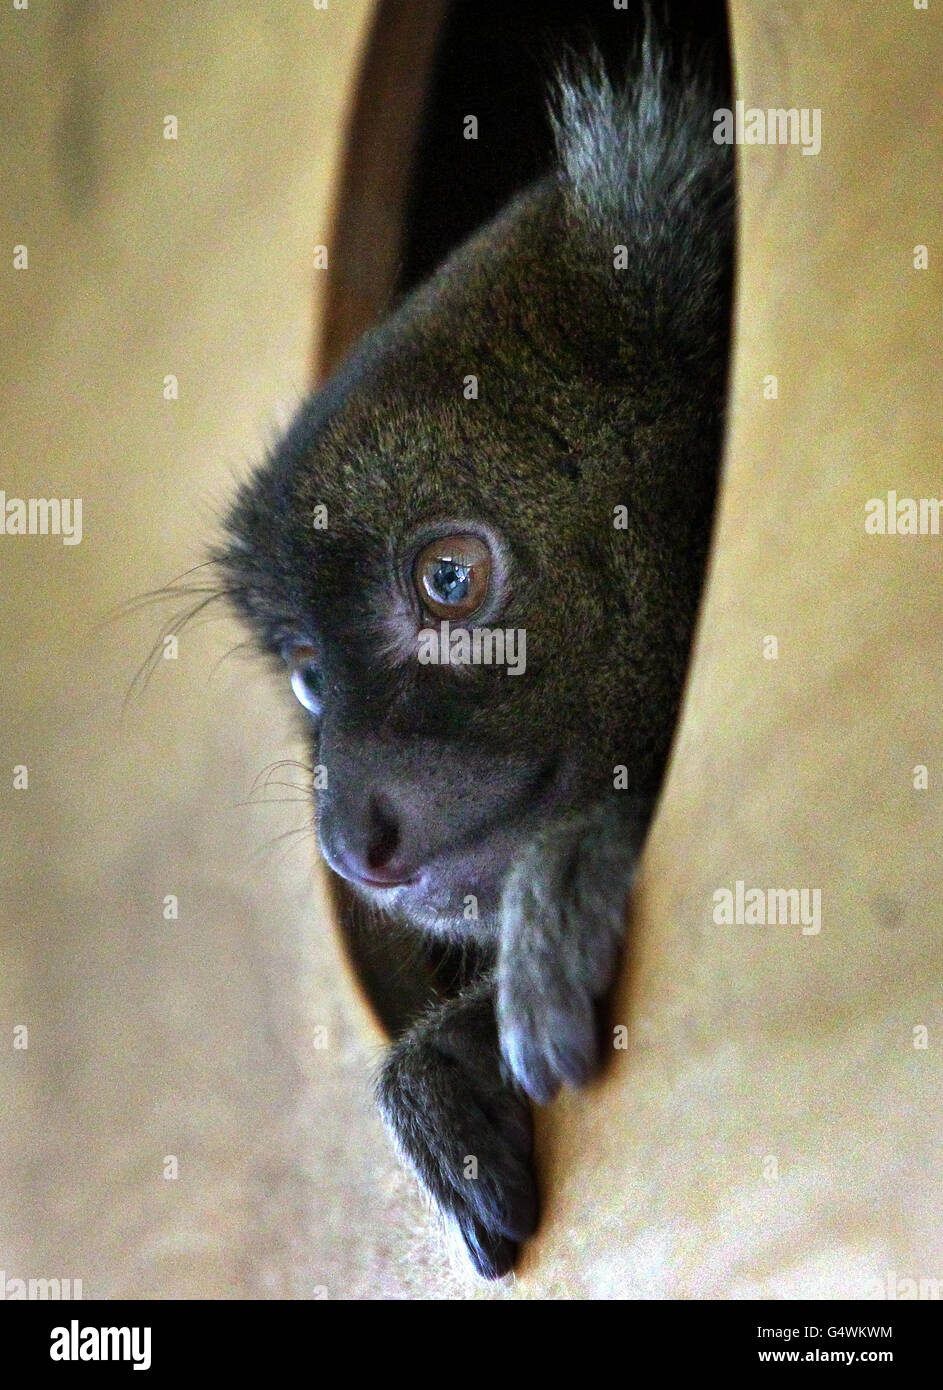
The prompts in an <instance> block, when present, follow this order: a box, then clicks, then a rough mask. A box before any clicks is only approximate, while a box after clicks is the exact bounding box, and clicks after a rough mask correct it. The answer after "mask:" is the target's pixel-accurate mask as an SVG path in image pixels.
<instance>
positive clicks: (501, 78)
mask: <svg viewBox="0 0 943 1390" xmlns="http://www.w3.org/2000/svg"><path fill="white" fill-rule="evenodd" d="M626 3H627V5H628V8H627V9H624V10H623V9H620V10H617V9H615V8H614V6H613V0H451V3H450V4H448V5H447V6H446V16H445V20H444V23H443V27H442V33H441V37H440V39H439V43H438V48H437V51H436V57H435V62H434V65H433V71H432V73H431V79H430V84H429V89H428V95H427V99H426V107H425V113H424V116H423V122H422V128H421V133H420V137H419V144H418V149H417V154H416V159H415V163H414V166H413V174H412V183H411V189H410V197H409V203H408V210H407V214H406V225H405V231H404V236H403V241H402V246H401V253H402V259H401V268H400V274H399V278H398V284H397V289H398V290H399V291H400V292H405V291H408V290H409V289H411V288H412V287H413V286H414V285H415V284H416V283H417V282H418V281H420V280H422V279H424V278H425V276H426V275H428V274H429V273H430V272H431V271H432V270H434V269H435V268H436V266H437V265H438V264H439V263H440V262H441V261H442V260H443V259H444V257H445V256H446V255H448V253H449V252H450V251H451V250H452V249H453V248H454V247H455V246H457V245H458V244H459V243H460V242H461V241H463V240H464V239H465V237H467V236H468V235H469V234H470V233H471V232H473V231H474V230H475V229H476V228H477V227H479V226H480V225H481V224H482V223H483V222H485V221H487V220H488V219H489V218H490V217H492V216H493V215H494V214H495V213H497V212H498V211H499V210H500V208H501V207H502V206H503V205H504V204H505V203H506V202H507V201H508V199H509V198H510V197H512V195H513V194H514V193H515V192H517V191H518V190H519V189H521V188H523V187H525V186H526V185H527V184H528V183H530V182H531V181H532V180H533V179H535V178H537V177H538V176H539V175H540V174H542V173H544V172H546V170H547V169H548V168H549V166H550V162H551V154H552V150H551V137H550V126H549V123H548V120H547V92H548V89H549V87H550V85H551V84H552V81H553V75H554V72H555V70H556V67H557V64H558V63H559V61H560V55H561V54H562V53H563V52H564V51H566V50H567V49H571V50H572V51H574V52H575V53H578V54H579V53H585V52H587V51H588V50H589V49H590V47H591V46H595V47H596V48H597V49H598V50H599V51H600V53H601V54H602V55H603V57H604V59H605V61H606V66H607V68H608V70H609V72H610V74H611V76H612V77H613V79H619V78H624V77H626V76H627V75H630V74H631V71H632V68H633V57H632V55H633V53H635V52H636V51H637V47H638V44H639V41H640V38H641V35H642V33H643V30H644V25H645V9H644V8H643V6H642V4H641V3H640V0H626ZM652 13H653V16H654V21H655V23H656V24H657V27H658V30H659V32H660V33H663V34H664V35H665V36H666V37H667V38H668V39H669V43H668V45H667V47H668V50H669V52H670V53H671V54H672V55H674V57H675V59H676V60H677V59H679V58H680V56H681V55H682V54H683V53H684V52H685V51H687V52H689V53H690V54H691V56H692V58H696V57H698V56H700V57H702V58H703V60H705V61H708V62H710V63H711V64H712V65H713V67H714V70H715V71H716V73H717V78H718V89H719V90H720V91H723V92H729V89H730V56H729V39H728V30H727V14H726V5H725V3H724V0H670V3H667V4H665V5H663V6H659V5H657V4H656V5H653V6H652ZM470 114H471V115H475V116H477V118H478V138H477V140H466V139H465V138H464V136H463V124H462V123H463V120H464V118H465V116H467V115H470Z"/></svg>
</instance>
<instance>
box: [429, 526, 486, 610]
mask: <svg viewBox="0 0 943 1390" xmlns="http://www.w3.org/2000/svg"><path fill="white" fill-rule="evenodd" d="M415 582H416V591H417V593H418V594H419V597H420V599H421V600H422V603H423V606H424V607H425V608H427V609H428V610H429V612H430V613H431V614H432V615H433V617H436V618H458V619H462V618H470V617H471V615H472V614H473V613H475V612H477V611H478V609H479V608H480V607H481V605H482V604H483V603H484V601H485V599H486V598H487V596H488V590H489V588H490V586H491V552H490V551H489V550H488V547H487V546H486V545H485V543H484V541H482V540H479V538H478V537H477V536H443V537H442V539H441V540H438V541H432V542H431V544H429V545H427V546H426V547H425V548H424V549H423V550H422V551H421V552H420V554H419V557H418V559H417V560H416V569H415Z"/></svg>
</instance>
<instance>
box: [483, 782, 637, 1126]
mask: <svg viewBox="0 0 943 1390" xmlns="http://www.w3.org/2000/svg"><path fill="white" fill-rule="evenodd" d="M643 824H644V821H643V818H642V816H641V815H639V817H638V818H637V819H636V820H635V821H633V820H626V819H625V817H624V815H620V814H616V813H614V812H613V811H612V810H611V808H609V807H601V808H597V809H595V810H594V811H593V812H591V813H589V814H587V815H586V816H583V817H575V818H573V819H571V820H569V821H566V822H564V823H563V824H561V825H559V826H556V827H554V828H553V829H552V830H550V831H548V832H545V833H544V834H543V835H542V836H540V838H539V839H538V840H537V841H535V843H534V844H533V845H532V847H531V849H530V850H529V851H528V853H527V854H526V855H525V856H524V858H523V860H522V861H521V862H520V863H519V864H518V865H517V866H516V867H515V869H514V871H513V872H512V874H511V876H510V878H509V879H508V882H507V885H506V886H505V890H504V894H503V898H502V908H501V938H500V949H499V955H498V971H497V986H498V989H497V1016H498V1031H499V1036H500V1043H501V1051H502V1054H503V1056H504V1059H505V1062H506V1064H507V1066H508V1068H509V1069H510V1072H511V1074H512V1076H513V1077H514V1079H515V1081H516V1082H517V1083H518V1084H519V1085H520V1086H521V1087H522V1088H523V1089H524V1090H525V1091H526V1092H527V1094H528V1095H529V1096H531V1097H532V1098H533V1099H534V1100H535V1101H537V1102H538V1103H539V1104H541V1105H545V1104H546V1103H547V1102H548V1101H551V1100H552V1099H553V1097H554V1096H555V1095H556V1094H557V1092H558V1091H559V1089H560V1087H561V1086H562V1085H569V1086H581V1085H583V1084H585V1082H587V1081H588V1080H589V1079H590V1077H591V1076H592V1075H593V1074H594V1073H595V1071H596V1070H597V1068H598V1065H599V1044H598V1027H597V1013H596V1010H597V1005H598V1003H599V1001H600V1000H601V999H602V997H603V996H604V995H605V993H606V991H607V990H608V988H609V986H610V984H611V982H612V976H613V973H614V970H615V965H616V960H617V958H618V954H619V948H620V945H621V941H622V937H623V933H624V923H625V915H626V903H627V899H628V894H629V889H630V887H631V881H632V876H633V873H634V868H635V863H636V860H637V856H638V847H639V843H640V839H641V835H642V833H643V829H642V827H643Z"/></svg>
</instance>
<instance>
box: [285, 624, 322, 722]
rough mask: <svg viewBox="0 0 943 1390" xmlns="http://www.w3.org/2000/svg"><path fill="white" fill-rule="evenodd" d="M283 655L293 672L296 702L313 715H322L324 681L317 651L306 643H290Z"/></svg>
mask: <svg viewBox="0 0 943 1390" xmlns="http://www.w3.org/2000/svg"><path fill="white" fill-rule="evenodd" d="M282 655H283V656H284V658H285V661H286V662H287V663H288V668H289V670H290V671H291V688H292V690H293V691H294V693H295V698H296V700H298V702H299V704H302V705H304V707H305V709H306V710H310V712H311V713H312V714H320V713H321V697H322V695H323V691H324V681H323V677H322V675H321V669H320V667H319V666H318V660H317V658H318V653H317V649H316V648H315V647H312V646H310V645H309V644H308V643H306V642H289V643H287V644H286V645H285V646H284V647H283V648H282Z"/></svg>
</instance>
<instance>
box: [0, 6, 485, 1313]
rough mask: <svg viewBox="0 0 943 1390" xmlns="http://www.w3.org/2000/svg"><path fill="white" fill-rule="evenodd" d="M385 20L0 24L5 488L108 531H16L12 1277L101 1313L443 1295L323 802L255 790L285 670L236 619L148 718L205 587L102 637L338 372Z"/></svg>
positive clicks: (8, 1238)
mask: <svg viewBox="0 0 943 1390" xmlns="http://www.w3.org/2000/svg"><path fill="white" fill-rule="evenodd" d="M370 9H371V7H370V5H369V4H367V3H363V0H359V2H358V0H354V2H353V3H347V4H344V5H340V4H337V5H331V7H330V8H329V10H328V11H327V12H324V13H319V12H316V11H315V10H314V9H313V8H312V7H311V6H305V5H282V4H277V5H258V4H255V3H247V0H238V2H237V3H233V2H232V0H227V3H216V4H202V5H199V6H185V5H177V4H169V3H158V4H154V3H151V4H149V5H147V6H142V5H139V4H134V3H130V0H109V3H102V4H85V3H83V4H79V3H72V4H66V5H59V6H44V5H36V4H34V5H33V6H31V7H30V9H29V11H27V12H26V13H13V11H12V9H11V7H10V6H9V5H7V6H5V7H4V9H3V11H2V16H0V25H2V30H0V47H2V50H3V52H4V55H5V57H4V62H5V65H6V64H7V62H9V66H10V79H9V80H5V83H4V89H5V110H4V130H3V140H2V142H0V148H2V155H3V159H4V165H5V167H4V172H3V185H4V189H5V193H4V197H3V199H2V205H0V221H2V234H0V247H2V265H3V267H4V269H3V274H2V278H0V296H2V308H0V316H2V322H3V338H4V342H5V347H6V353H5V359H6V360H5V367H4V372H3V383H2V392H3V395H2V419H3V423H2V446H0V447H2V468H0V488H3V489H5V490H6V492H7V494H8V496H48V495H55V496H64V497H73V496H80V497H82V498H83V502H84V537H83V540H82V542H81V544H80V545H77V546H72V547H65V546H63V545H61V544H60V542H59V541H58V540H57V539H55V538H53V537H49V536H46V537H41V536H37V537H3V538H0V546H2V548H0V566H2V593H0V618H2V624H3V637H2V648H3V685H4V695H3V718H2V721H0V769H2V784H3V787H4V791H3V794H2V797H0V815H2V819H3V827H2V836H0V840H2V845H3V849H2V857H3V887H2V891H0V905H2V906H0V911H2V933H3V946H2V951H3V964H2V978H0V1096H2V1099H0V1107H2V1114H0V1135H2V1140H0V1142H2V1145H3V1150H2V1177H3V1180H2V1182H0V1194H2V1195H0V1202H2V1212H0V1268H4V1269H6V1271H7V1273H8V1275H20V1276H24V1277H28V1276H37V1277H38V1276H61V1277H72V1278H81V1279H83V1280H84V1287H85V1293H86V1296H93V1295H99V1296H101V1295H104V1296H116V1295H139V1294H144V1295H156V1296H161V1297H170V1296H220V1295H227V1294H232V1295H243V1296H254V1295H266V1294H274V1295H300V1296H304V1295H307V1294H309V1293H310V1292H311V1290H312V1289H313V1288H316V1287H318V1286H326V1287H327V1289H328V1291H329V1293H330V1294H331V1295H332V1296H342V1295H352V1296H361V1297H370V1296H373V1295H375V1294H377V1293H379V1292H380V1291H381V1290H382V1289H383V1288H384V1287H385V1288H396V1289H397V1290H400V1291H403V1290H406V1289H408V1288H409V1286H410V1273H409V1267H408V1266H407V1265H406V1264H405V1263H404V1261H405V1259H406V1256H407V1255H408V1253H409V1252H410V1251H411V1250H412V1249H413V1248H414V1238H415V1228H417V1227H418V1228H419V1231H420V1238H422V1230H423V1228H424V1217H423V1214H422V1211H421V1209H420V1208H419V1206H418V1204H417V1203H416V1202H415V1199H414V1198H413V1197H412V1193H411V1188H410V1185H409V1183H408V1181H407V1180H406V1179H405V1178H403V1177H402V1176H401V1175H400V1173H399V1170H398V1168H397V1165H396V1163H395V1161H394V1159H393V1158H392V1156H391V1154H390V1152H389V1150H388V1147H387V1144H386V1140H385V1137H384V1135H383V1134H382V1132H381V1130H380V1126H379V1124H378V1122H377V1120H376V1118H375V1116H374V1113H373V1108H372V1103H371V1095H370V1089H371V1079H372V1072H373V1069H374V1066H375V1064H376V1061H377V1058H378V1055H379V1040H378V1039H377V1037H376V1036H375V1035H374V1034H373V1032H372V1031H371V1025H370V1024H369V1022H368V1021H367V1019H366V1018H365V1017H364V1015H363V1013H362V1011H361V1010H360V1009H359V1008H358V1006H357V1002H356V1000H355V999H354V997H353V992H352V989H351V988H350V986H349V985H348V981H347V978H346V976H345V974H344V972H343V969H342V967H341V964H340V960H339V956H338V952H337V949H336V946H335V943H334V941H333V939H332V937H331V935H330V931H329V927H328V925H327V924H326V923H325V921H324V903H323V898H322V895H321V889H320V886H319V884H318V880H317V874H316V870H315V869H314V868H313V856H312V845H311V842H310V840H309V839H306V838H303V837H300V836H298V837H296V836H290V837H289V839H288V840H286V841H282V842H279V840H278V836H279V835H280V834H281V833H282V832H284V831H286V830H289V831H290V830H292V829H293V828H295V827H299V826H303V825H304V824H305V822H306V819H307V808H306V806H304V805H300V804H299V805H291V804H288V805H285V804H275V805H264V806H260V807H247V806H245V805H243V804H242V803H244V802H245V801H246V800H247V799H248V798H249V796H250V791H251V788H252V783H253V780H254V779H255V777H256V775H257V774H258V773H259V772H260V771H261V770H262V769H263V768H264V766H265V765H266V763H268V762H269V761H270V760H272V759H276V758H279V757H287V756H291V755H292V754H293V753H296V751H297V750H296V748H295V746H294V742H293V725H291V723H290V722H289V719H288V710H287V701H286V700H285V699H284V698H282V699H279V698H278V695H277V692H276V690H275V689H274V687H273V686H272V684H271V682H270V681H269V679H268V677H267V674H266V673H265V672H264V671H262V670H261V669H257V668H256V666H254V665H253V664H252V663H247V662H246V661H245V660H240V659H239V658H238V656H237V657H234V658H232V659H227V660H225V661H223V662H222V664H221V665H218V664H217V663H218V662H219V661H220V658H221V657H223V656H224V654H225V653H226V652H227V651H229V649H230V648H231V647H232V646H233V644H234V643H236V642H238V641H239V640H240V634H239V633H238V632H237V631H236V630H235V628H234V627H232V626H231V625H230V624H229V623H228V621H226V620H222V621H220V620H219V619H216V620H214V621H213V622H210V623H207V624H206V626H200V625H199V624H197V625H195V626H194V627H193V628H192V629H191V630H189V631H188V632H187V633H186V634H184V636H183V637H182V639H181V642H180V650H179V659H178V660H177V661H165V660H161V661H159V662H158V664H157V666H156V669H155V671H154V674H153V677H152V679H151V680H150V683H149V684H148V686H147V688H146V689H145V690H144V691H143V693H141V694H139V695H136V696H135V697H134V698H132V699H131V701H130V702H129V704H128V708H127V711H126V713H125V714H124V716H123V717H122V701H123V698H124V696H125V694H126V692H127V690H128V688H129V686H130V684H131V681H132V678H133V676H134V673H135V671H136V669H137V667H138V666H139V664H140V662H141V660H142V659H143V658H144V656H146V654H147V652H148V650H149V648H150V646H151V644H152V643H153V642H154V641H155V639H157V638H158V637H159V636H160V635H161V633H162V632H163V631H165V630H166V622H167V621H168V620H169V618H170V616H171V615H172V614H173V613H174V612H175V611H177V609H178V608H179V607H180V605H179V604H177V605H174V604H171V605H170V606H169V607H167V606H164V607H162V608H160V609H157V610H152V611H150V612H149V613H147V614H145V615H144V616H143V617H142V618H140V619H133V620H130V621H128V620H124V621H119V622H116V623H113V624H111V625H109V626H106V627H104V628H98V627H97V626H95V624H96V623H97V620H98V619H99V618H100V617H101V615H102V614H103V613H105V612H107V611H108V610H110V609H112V608H114V607H115V606H116V605H118V604H120V603H122V602H124V601H125V600H127V599H128V598H129V597H131V596H132V595H135V594H139V593H141V592H143V591H145V590H147V589H150V588H153V587H155V586H157V585H161V584H164V583H166V582H167V581H168V580H169V579H171V578H173V576H175V575H177V574H179V573H181V572H182V571H183V570H185V569H187V568H188V567H189V566H191V565H194V564H196V563H198V562H199V561H200V560H201V559H202V557H203V547H204V545H205V543H206V541H207V538H208V537H209V535H210V534H211V532H212V528H213V526H214V522H215V516H216V514H217V512H218V509H219V506H220V504H221V503H222V501H223V499H225V497H226V496H227V494H228V492H229V490H230V486H231V480H232V478H233V477H234V476H235V475H236V474H239V473H241V472H242V471H243V470H244V469H245V468H246V466H247V464H248V463H249V462H251V460H253V459H254V458H256V457H258V456H259V454H260V452H261V451H262V449H263V448H264V447H265V444H266V441H267V440H270V439H271V437H272V433H273V430H274V428H275V426H276V424H277V422H278V420H279V419H280V418H283V417H284V413H285V411H286V410H287V409H288V408H290V406H291V405H292V403H293V401H294V400H296V399H297V397H298V396H299V395H300V393H301V392H302V391H303V390H304V387H305V382H306V379H307V375H308V370H309V354H310V343H311V340H312V323H313V320H312V293H313V292H316V291H317V289H318V279H317V276H316V274H315V273H314V271H313V269H312V247H313V245H314V244H315V243H316V242H320V241H322V240H326V239H327V236H328V232H329V212H330V196H331V178H332V174H333V170H334V167H335V162H336V159H337V157H338V152H339V141H340V136H341V129H342V120H343V117H344V113H345V107H346V102H347V97H348V90H349V84H350V82H351V77H352V72H353V69H354V65H355V63H356V61H357V58H358V54H359V52H360V50H361V45H362V43H363V40H364V38H365V32H366V24H367V21H368V19H369V14H370ZM168 113H172V114H175V115H176V116H177V117H178V119H179V139H178V140H177V142H176V143H173V142H170V141H165V140H164V139H163V138H162V121H163V117H164V116H165V115H166V114H168ZM6 190H10V191H9V192H7V191H6ZM22 242H25V243H27V244H28V247H29V270H28V271H25V272H17V273H15V272H14V271H13V270H12V269H11V260H12V247H13V245H14V244H17V243H22ZM169 372H173V373H175V374H176V375H177V376H178V378H179V381H180V399H179V401H177V402H175V403H169V402H166V401H164V400H163V398H162V383H163V378H164V376H165V374H167V373H169ZM23 763H25V764H26V765H27V766H28V768H29V789H28V790H26V791H16V792H14V791H13V790H12V787H11V783H12V768H13V766H14V765H16V764H23ZM286 775H287V779H288V780H289V781H290V780H292V778H291V774H290V771H289V772H288V773H287V774H286V773H285V772H283V773H282V774H281V777H279V778H278V780H283V779H284V778H285V777H286ZM291 795H292V793H291V792H290V791H285V790H280V789H278V788H273V789H272V790H271V791H270V792H269V793H268V796H269V797H278V796H291ZM167 894H175V895H176V896H177V897H178V899H179V919H178V920H177V921H165V920H164V919H163V900H164V897H165V895H167ZM18 1023H26V1024H27V1025H28V1027H29V1047H28V1050H27V1051H25V1052H21V1051H14V1050H13V1049H12V1045H11V1044H12V1037H13V1032H12V1030H13V1026H14V1024H18ZM317 1026H325V1027H326V1028H327V1030H328V1031H327V1037H328V1047H327V1048H326V1049H325V1050H319V1049H317V1048H315V1047H314V1045H313V1042H314V1040H315V1033H314V1029H315V1027H317ZM168 1154H173V1155H176V1156H177V1158H178V1159H179V1165H180V1176H179V1178H178V1180H177V1181H167V1180H165V1179H164V1177H163V1159H164V1156H165V1155H168ZM430 1239H431V1237H430ZM441 1287H442V1288H443V1289H447V1288H450V1287H452V1286H451V1285H449V1282H448V1276H447V1275H446V1276H445V1278H444V1280H443V1281H442V1284H441ZM456 1287H457V1285H456Z"/></svg>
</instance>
